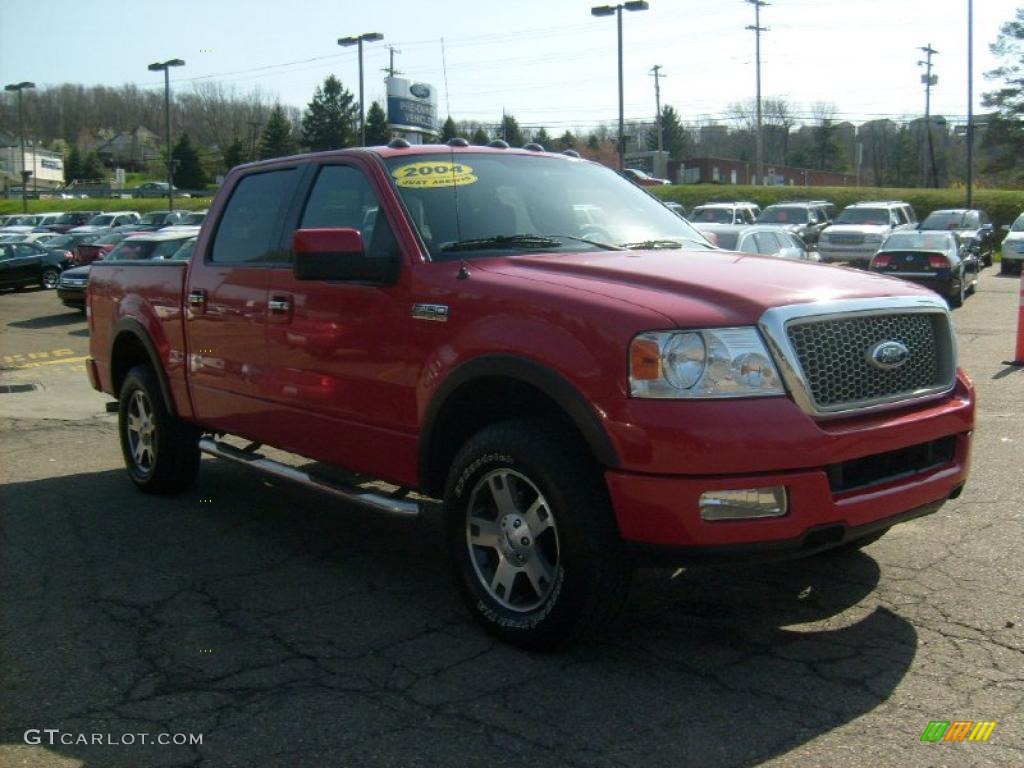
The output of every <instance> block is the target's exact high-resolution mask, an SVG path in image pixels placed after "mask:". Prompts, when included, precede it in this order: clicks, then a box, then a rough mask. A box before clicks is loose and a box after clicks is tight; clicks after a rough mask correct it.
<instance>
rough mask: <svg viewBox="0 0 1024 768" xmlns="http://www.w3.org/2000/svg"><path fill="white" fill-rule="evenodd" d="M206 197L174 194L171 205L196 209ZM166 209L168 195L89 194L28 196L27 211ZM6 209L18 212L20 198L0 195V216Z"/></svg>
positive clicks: (206, 205)
mask: <svg viewBox="0 0 1024 768" xmlns="http://www.w3.org/2000/svg"><path fill="white" fill-rule="evenodd" d="M210 200H211V198H209V197H176V198H174V207H175V209H177V210H182V211H196V210H201V209H203V208H209V207H210ZM164 210H167V198H166V197H164V198H152V197H149V198H144V199H139V200H130V199H129V200H126V199H123V198H119V197H113V198H104V197H89V198H86V199H85V200H29V201H28V212H29V213H44V212H48V211H138V212H139V213H145V212H146V211H164ZM9 213H21V199H20V198H11V199H4V198H0V216H6V215H7V214H9Z"/></svg>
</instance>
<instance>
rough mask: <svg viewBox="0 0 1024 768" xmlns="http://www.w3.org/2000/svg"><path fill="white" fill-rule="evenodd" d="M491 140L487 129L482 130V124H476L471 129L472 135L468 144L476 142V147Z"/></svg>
mask: <svg viewBox="0 0 1024 768" xmlns="http://www.w3.org/2000/svg"><path fill="white" fill-rule="evenodd" d="M490 140H491V137H490V136H488V135H487V131H485V130H484V127H483V126H482V125H479V126H477V129H476V130H475V131H473V136H472V137H471V138H470V140H469V143H470V144H476V145H477V146H478V147H482V146H484V145H485V144H487V142H489V141H490Z"/></svg>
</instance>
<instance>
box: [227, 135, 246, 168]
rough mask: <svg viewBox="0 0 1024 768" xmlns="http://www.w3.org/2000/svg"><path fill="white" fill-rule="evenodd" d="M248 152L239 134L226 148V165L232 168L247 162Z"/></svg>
mask: <svg viewBox="0 0 1024 768" xmlns="http://www.w3.org/2000/svg"><path fill="white" fill-rule="evenodd" d="M247 154H248V152H247V150H246V148H245V145H244V144H243V143H242V140H241V139H239V138H238V137H237V136H236V137H235V139H234V140H233V141H232V142H231V143H230V144H228V148H227V149H225V150H224V167H225V168H226V169H227V170H229V171H230V170H231V169H232V168H234V167H235V166H236V165H241V164H242V163H244V162H245V159H246V156H247Z"/></svg>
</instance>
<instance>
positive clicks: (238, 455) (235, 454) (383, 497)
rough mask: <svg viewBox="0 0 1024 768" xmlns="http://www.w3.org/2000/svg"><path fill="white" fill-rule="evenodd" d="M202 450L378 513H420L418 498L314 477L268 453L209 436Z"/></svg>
mask: <svg viewBox="0 0 1024 768" xmlns="http://www.w3.org/2000/svg"><path fill="white" fill-rule="evenodd" d="M199 450H201V451H202V452H203V453H208V454H210V455H211V456H216V457H217V458H219V459H227V460H228V461H234V462H236V463H238V464H244V465H245V466H247V467H252V468H253V469H258V470H259V471H261V472H264V473H266V474H268V475H273V476H274V477H279V478H281V479H283V480H289V481H291V482H293V483H298V484H299V485H302V486H305V487H306V488H312V489H314V490H317V491H321V492H323V493H329V494H331V495H332V496H337V497H338V498H340V499H344V500H345V501H348V502H351V503H353V504H358V505H359V506H361V507H367V508H368V509H372V510H375V511H377V512H386V513H388V514H391V515H398V516H400V517H416V516H417V515H419V513H420V505H419V503H417V502H415V501H409V500H408V499H406V498H399V497H394V496H389V495H387V494H386V493H382V492H379V491H369V490H366V489H365V488H359V487H358V486H349V485H341V484H337V483H331V482H327V481H325V480H321V479H319V478H315V477H313V476H312V475H310V474H309V473H308V472H305V471H303V470H301V469H297V468H295V467H291V466H288V465H287V464H282V463H281V462H279V461H274V460H273V459H268V458H267V457H266V456H261V455H260V454H258V453H254V452H246V451H244V450H242V449H240V448H235V447H234V446H233V445H228V444H227V443H223V442H220V441H219V440H215V439H213V438H210V437H204V438H202V439H200V441H199Z"/></svg>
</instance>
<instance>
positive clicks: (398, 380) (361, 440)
mask: <svg viewBox="0 0 1024 768" xmlns="http://www.w3.org/2000/svg"><path fill="white" fill-rule="evenodd" d="M403 145H404V146H403ZM577 206H581V207H585V208H600V209H601V210H603V211H604V214H605V218H604V221H603V223H602V228H603V230H604V232H603V235H602V236H603V237H604V238H605V240H604V241H599V240H597V239H589V238H586V237H585V235H584V234H583V233H584V232H585V231H586V230H584V229H583V226H584V225H583V224H581V222H580V221H579V219H578V208H577ZM595 238H596V234H595ZM89 281H90V285H89V290H88V294H87V296H88V306H89V313H90V336H89V355H90V357H89V359H88V360H87V361H86V370H87V372H88V376H89V380H90V382H91V383H92V386H93V387H94V388H96V389H98V390H100V391H102V392H105V393H106V394H108V395H109V396H111V397H113V398H115V399H116V400H117V401H118V408H119V417H118V418H119V420H118V428H117V431H118V436H119V438H120V441H121V448H122V455H123V457H124V461H125V469H126V476H127V478H128V479H129V480H130V482H132V483H133V484H135V485H136V486H137V487H138V489H139V490H140V491H142V492H146V493H152V494H166V493H174V492H177V491H181V490H183V489H184V488H187V487H188V486H190V485H191V484H193V483H194V482H195V481H196V478H197V476H198V475H199V474H200V472H201V469H200V465H201V464H202V465H206V464H207V463H206V462H200V455H201V453H202V452H206V453H209V454H211V455H213V456H217V457H220V458H223V459H226V460H232V461H237V462H239V463H240V464H242V465H244V466H245V467H249V468H251V469H252V470H255V471H263V472H267V473H270V474H272V475H275V476H277V477H280V478H290V479H291V481H293V482H297V483H300V484H302V485H305V486H307V487H311V488H318V489H319V490H321V491H327V492H329V493H331V494H332V495H334V496H335V497H338V498H344V499H349V500H351V501H353V502H355V503H356V504H359V505H361V506H363V507H368V508H371V509H375V510H378V511H381V512H388V513H391V514H398V515H404V516H407V517H414V516H416V515H417V514H419V500H420V498H423V497H425V498H427V499H437V500H439V501H441V509H442V510H443V512H442V514H443V527H442V530H443V535H442V537H441V539H440V541H441V542H443V546H444V547H445V548H446V550H447V552H448V555H449V557H450V558H451V560H452V563H453V565H454V572H455V574H456V577H457V581H458V585H459V592H460V594H461V595H462V597H463V599H464V604H465V609H466V611H468V612H469V613H470V614H472V616H473V617H474V618H475V619H476V620H477V621H478V622H479V623H480V624H481V625H482V626H483V627H484V628H485V629H486V630H487V631H488V632H490V633H492V634H493V635H495V636H497V637H498V638H500V639H502V640H504V641H507V642H510V643H514V644H516V645H520V646H524V647H527V648H533V649H541V648H552V647H557V646H559V645H564V644H566V643H568V642H572V641H574V640H575V639H577V638H579V637H581V636H583V635H586V634H587V633H588V632H593V631H595V630H599V629H601V628H602V627H604V626H607V625H608V624H609V623H610V622H611V621H612V619H613V618H614V616H615V613H616V611H617V609H618V608H619V607H620V606H621V604H622V603H623V602H624V601H625V598H626V596H627V594H628V591H629V586H630V582H631V575H632V572H633V569H634V567H635V566H636V565H637V564H640V565H644V564H650V563H653V562H658V563H660V564H662V565H668V564H673V563H675V564H678V563H684V562H690V561H692V559H695V558H723V557H734V558H736V557H743V556H746V557H755V558H756V557H761V558H764V557H781V556H787V555H789V556H803V555H810V554H814V553H818V552H824V551H826V550H830V549H835V548H836V547H840V546H845V547H846V548H847V549H850V548H854V547H858V546H863V545H864V544H866V543H868V542H869V541H872V540H875V539H877V538H878V537H879V536H881V535H882V534H883V533H884V532H885V531H886V530H887V529H888V528H890V527H891V526H893V525H895V524H898V523H900V522H902V521H904V520H908V519H912V518H920V517H921V516H922V515H926V514H929V513H932V512H935V511H936V510H938V509H939V508H940V507H941V506H942V504H943V503H944V502H945V501H946V500H947V499H948V498H951V497H954V498H955V497H956V496H957V495H959V493H960V492H961V489H962V488H963V485H964V483H965V481H966V479H967V475H968V467H969V458H968V457H969V455H970V444H971V440H972V434H973V429H974V390H973V387H972V384H971V381H970V379H969V378H968V377H967V375H966V374H965V373H964V372H963V371H961V370H959V369H958V367H957V359H956V344H955V343H954V336H953V329H952V326H951V319H950V314H949V309H948V307H947V306H946V304H945V302H944V301H943V300H942V299H941V298H940V297H939V296H936V295H935V294H934V293H933V292H931V291H929V290H927V289H925V288H922V287H920V286H916V285H912V284H910V283H907V282H897V281H888V280H882V279H880V278H879V277H878V276H876V275H865V274H861V273H858V272H855V271H854V270H839V269H836V270H825V269H821V268H820V267H818V266H816V265H812V264H807V263H803V262H797V261H793V260H785V259H765V258H738V257H737V255H736V254H735V253H729V252H724V251H721V250H718V249H715V248H711V247H708V246H707V245H706V243H705V241H704V239H703V238H702V237H701V236H700V235H698V234H697V233H696V232H695V231H694V230H693V229H692V228H691V227H690V225H689V224H687V222H685V221H683V220H682V219H680V218H679V217H678V216H676V215H675V214H673V213H672V212H670V211H669V210H667V209H666V208H665V206H663V205H661V204H660V203H659V202H658V201H657V200H655V199H653V198H652V197H651V196H650V195H648V194H647V193H645V192H644V191H643V190H641V189H640V188H638V187H637V186H635V185H634V184H632V183H630V182H627V181H626V180H625V179H623V178H622V177H621V176H619V175H618V174H616V173H615V172H613V171H611V170H609V169H607V168H605V167H603V166H601V165H599V164H596V163H592V162H588V161H581V160H578V159H573V158H569V157H566V156H564V155H560V154H549V153H544V152H538V151H531V150H518V149H499V148H490V147H468V146H467V147H459V146H429V145H416V146H409V145H408V144H407V143H405V142H402V143H400V144H399V143H395V144H393V146H391V147H374V148H358V149H348V150H341V151H333V152H324V153H319V154H309V155H302V156H299V157H288V158H279V159H275V160H270V161H266V162H262V163H255V164H251V165H245V166H239V167H236V168H233V169H232V170H231V171H230V172H229V173H228V175H227V178H226V180H225V181H224V184H223V185H222V186H221V188H220V190H219V191H218V193H217V197H216V199H215V201H214V203H213V205H212V207H211V212H210V223H209V224H207V225H204V226H203V227H202V229H201V231H200V233H199V235H198V241H197V243H196V246H195V254H194V258H192V259H190V260H189V261H188V262H187V263H175V262H174V261H170V260H168V261H165V262H162V263H138V262H135V263H132V262H122V263H110V262H107V261H100V262H97V263H96V264H94V265H93V268H92V271H91V273H90V276H89ZM837 371H838V372H840V373H841V375H839V376H837V375H836V372H837ZM837 419H838V421H837ZM242 440H244V442H241V441H242ZM261 444H262V445H267V446H268V447H269V446H273V448H275V449H280V450H282V451H287V452H290V453H292V454H294V455H295V456H298V457H305V460H306V461H308V462H320V463H322V464H326V465H328V466H331V467H339V468H343V469H344V470H345V471H344V473H343V474H344V476H345V477H346V478H349V482H348V483H346V482H345V481H344V480H343V479H341V478H340V477H338V475H337V474H334V476H333V479H331V475H328V474H327V473H326V472H322V471H319V470H317V469H313V468H311V467H307V468H302V467H297V466H295V465H293V464H290V463H285V462H282V461H280V460H279V457H275V454H269V455H268V454H266V453H262V452H260V450H259V446H260V445H261ZM257 482H258V481H257ZM381 483H387V484H390V489H389V488H388V487H386V486H382V485H381ZM413 491H415V492H417V493H419V494H421V496H420V497H417V496H416V495H415V494H413V495H410V493H411V492H413ZM342 513H344V511H342ZM431 543H432V542H431ZM425 546H426V545H425ZM752 610H756V606H754V607H752Z"/></svg>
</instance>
